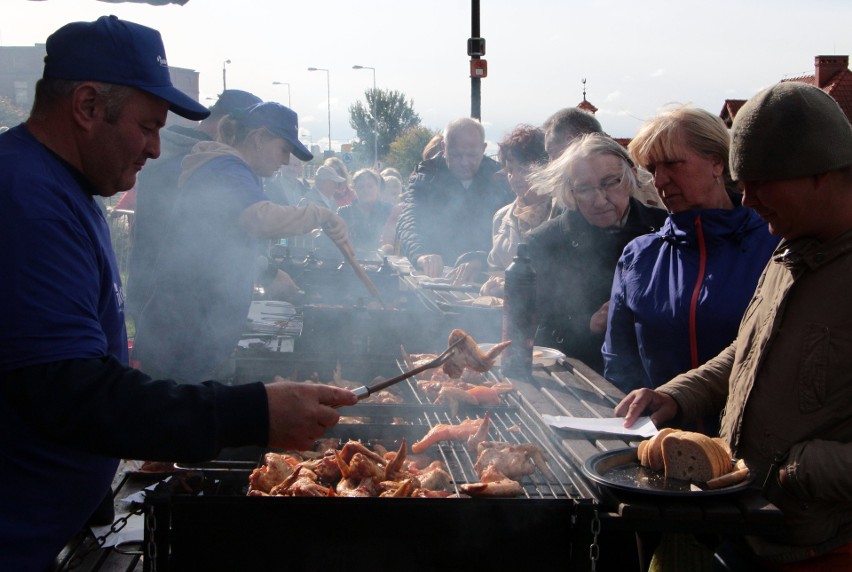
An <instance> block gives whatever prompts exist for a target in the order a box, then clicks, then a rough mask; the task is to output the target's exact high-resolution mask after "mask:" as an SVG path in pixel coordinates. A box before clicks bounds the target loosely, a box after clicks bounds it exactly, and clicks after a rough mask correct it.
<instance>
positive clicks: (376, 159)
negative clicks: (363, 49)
mask: <svg viewBox="0 0 852 572" xmlns="http://www.w3.org/2000/svg"><path fill="white" fill-rule="evenodd" d="M352 69H353V70H372V71H373V101H372V102H371V104H370V114H371V115H372V116H373V167H376V166H377V165H378V164H379V120H378V118H376V68H372V67H370V66H358V65H355V66H352Z"/></svg>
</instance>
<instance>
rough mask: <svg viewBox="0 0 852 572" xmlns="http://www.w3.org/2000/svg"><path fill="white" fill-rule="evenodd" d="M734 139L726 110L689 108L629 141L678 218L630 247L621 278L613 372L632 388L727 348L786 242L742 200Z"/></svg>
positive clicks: (613, 317) (609, 358) (613, 308)
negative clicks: (732, 170) (734, 176)
mask: <svg viewBox="0 0 852 572" xmlns="http://www.w3.org/2000/svg"><path fill="white" fill-rule="evenodd" d="M729 145H730V138H729V135H728V130H727V128H726V127H725V125H724V123H723V122H722V120H721V119H720V118H719V117H716V116H714V115H713V114H711V113H708V112H707V111H704V110H701V109H696V108H691V107H681V108H678V109H674V110H671V111H667V112H665V113H663V114H661V115H659V116H657V117H656V118H654V119H652V120H651V121H650V122H648V123H647V124H645V125H644V126H643V127H642V128H641V129H640V131H639V133H638V134H637V135H636V137H635V138H634V139H633V141H632V142H631V143H630V145H629V147H628V148H629V150H630V154H631V156H632V157H633V159H634V161H635V162H636V163H637V164H638V165H640V166H641V167H643V168H645V169H647V170H648V171H649V172H650V173H651V174H652V175H653V177H654V186H655V187H656V188H657V192H658V193H659V194H660V197H661V198H662V200H663V203H664V204H665V205H666V208H667V209H668V210H669V212H670V215H669V218H668V220H667V221H666V223H665V225H664V226H663V228H662V229H661V230H660V231H659V232H657V233H655V234H651V235H646V236H642V237H639V238H637V239H636V240H634V241H633V242H631V243H630V244H629V245H627V247H626V248H625V249H624V253H623V254H622V256H621V258H620V260H619V261H618V266H617V268H616V272H615V277H614V279H613V288H612V297H611V300H610V306H609V320H608V327H607V332H606V342H605V344H604V348H603V357H604V362H605V376H606V377H607V379H609V380H610V381H612V382H613V383H614V384H615V385H617V386H618V387H619V388H621V389H622V390H623V391H624V392H625V393H626V392H629V391H631V390H633V389H638V388H641V387H649V388H655V387H657V386H659V385H662V384H663V383H665V382H667V381H669V380H670V379H671V378H673V377H674V376H675V375H677V374H679V373H682V372H685V371H687V370H689V369H692V368H694V367H697V366H699V365H701V364H703V363H704V362H705V361H707V360H709V359H710V358H712V357H715V356H716V355H717V354H718V353H719V352H720V351H721V350H722V349H724V348H725V347H727V346H728V344H730V343H731V342H732V341H733V339H734V337H735V336H736V333H737V328H738V326H739V323H740V320H741V319H742V315H743V312H744V311H745V308H746V305H747V304H748V302H749V300H750V299H751V296H752V294H753V293H754V289H755V286H756V284H757V280H758V277H759V276H760V274H761V272H762V271H763V267H764V266H765V265H766V262H767V261H768V260H769V257H770V255H771V254H772V251H773V250H774V249H775V246H776V245H777V243H778V239H777V238H774V237H773V236H772V235H770V234H769V231H768V230H767V226H766V223H765V222H763V221H762V220H761V218H760V217H759V216H758V215H757V214H756V213H755V212H754V211H753V210H751V209H748V208H745V207H743V206H742V205H741V200H740V193H739V192H738V191H737V189H736V187H735V186H734V185H733V184H732V182H731V178H730V175H729V172H728V148H729ZM715 424H716V423H715V422H714V421H713V420H709V423H708V425H705V426H704V427H703V428H702V427H698V429H704V430H707V431H712V430H713V428H712V427H711V426H710V425H715Z"/></svg>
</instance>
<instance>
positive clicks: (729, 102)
mask: <svg viewBox="0 0 852 572" xmlns="http://www.w3.org/2000/svg"><path fill="white" fill-rule="evenodd" d="M746 101H748V100H746V99H726V100H725V106H724V107H722V112H721V113H719V117H721V118H722V121H724V122H725V125H727V126H728V128H730V127H731V124H732V123H733V122H734V117H736V116H737V112H738V111H739V110H740V107H742V106H743V105H745V102H746Z"/></svg>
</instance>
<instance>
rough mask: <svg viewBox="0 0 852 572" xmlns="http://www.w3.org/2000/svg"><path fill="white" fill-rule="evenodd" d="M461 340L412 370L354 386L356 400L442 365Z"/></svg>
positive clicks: (462, 339) (353, 391) (454, 351)
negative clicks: (370, 383)
mask: <svg viewBox="0 0 852 572" xmlns="http://www.w3.org/2000/svg"><path fill="white" fill-rule="evenodd" d="M463 341H464V338H461V339H459V340H458V341H457V342H455V343H454V344H453V345H451V346H450V347H448V348H447V349H445V350H444V352H443V353H442V354H441V355H439V356H438V357H436V358H435V359H433V360H431V361H428V362H426V363H424V364H423V365H421V366H418V367H415V368H414V369H412V370H409V371H406V372H404V373H401V374H399V375H397V376H396V377H392V378H390V379H386V380H384V381H380V382H378V383H374V384H373V385H371V386H369V387H367V386H366V385H362V386H361V387H356V388H355V389H353V390H352V393H354V394H355V395H356V396H358V400H359V401H360V400H361V399H366V398H367V397H369V396H371V395H372V394H374V393H376V392H377V391H381V390H383V389H386V388H388V387H390V386H391V385H393V384H395V383H399V382H400V381H402V380H404V379H408V378H409V377H414V376H415V375H417V374H418V373H422V372H424V371H426V370H427V369H433V368H436V367H438V366H441V365H444V363H446V362H447V360H449V359H450V357H452V355H453V354H454V353H456V348H457V347H458V345H459V344H461V343H462V342H463Z"/></svg>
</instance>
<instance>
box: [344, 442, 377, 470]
mask: <svg viewBox="0 0 852 572" xmlns="http://www.w3.org/2000/svg"><path fill="white" fill-rule="evenodd" d="M355 453H361V454H362V455H364V456H365V457H369V458H370V459H372V460H373V461H375V462H376V463H379V464H382V465H383V464H384V463H385V459H384V457H382V456H381V455H379V454H378V453H376V452H374V451H371V450H370V449H368V448H367V447H366V446H364V444H363V443H361V442H360V441H349V442H347V443H346V444H345V445H344V446H343V448H342V449H340V457H341V458H342V459H343V460H344V461H345V462H347V463H349V461H350V460H352V457H354V456H355Z"/></svg>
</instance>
